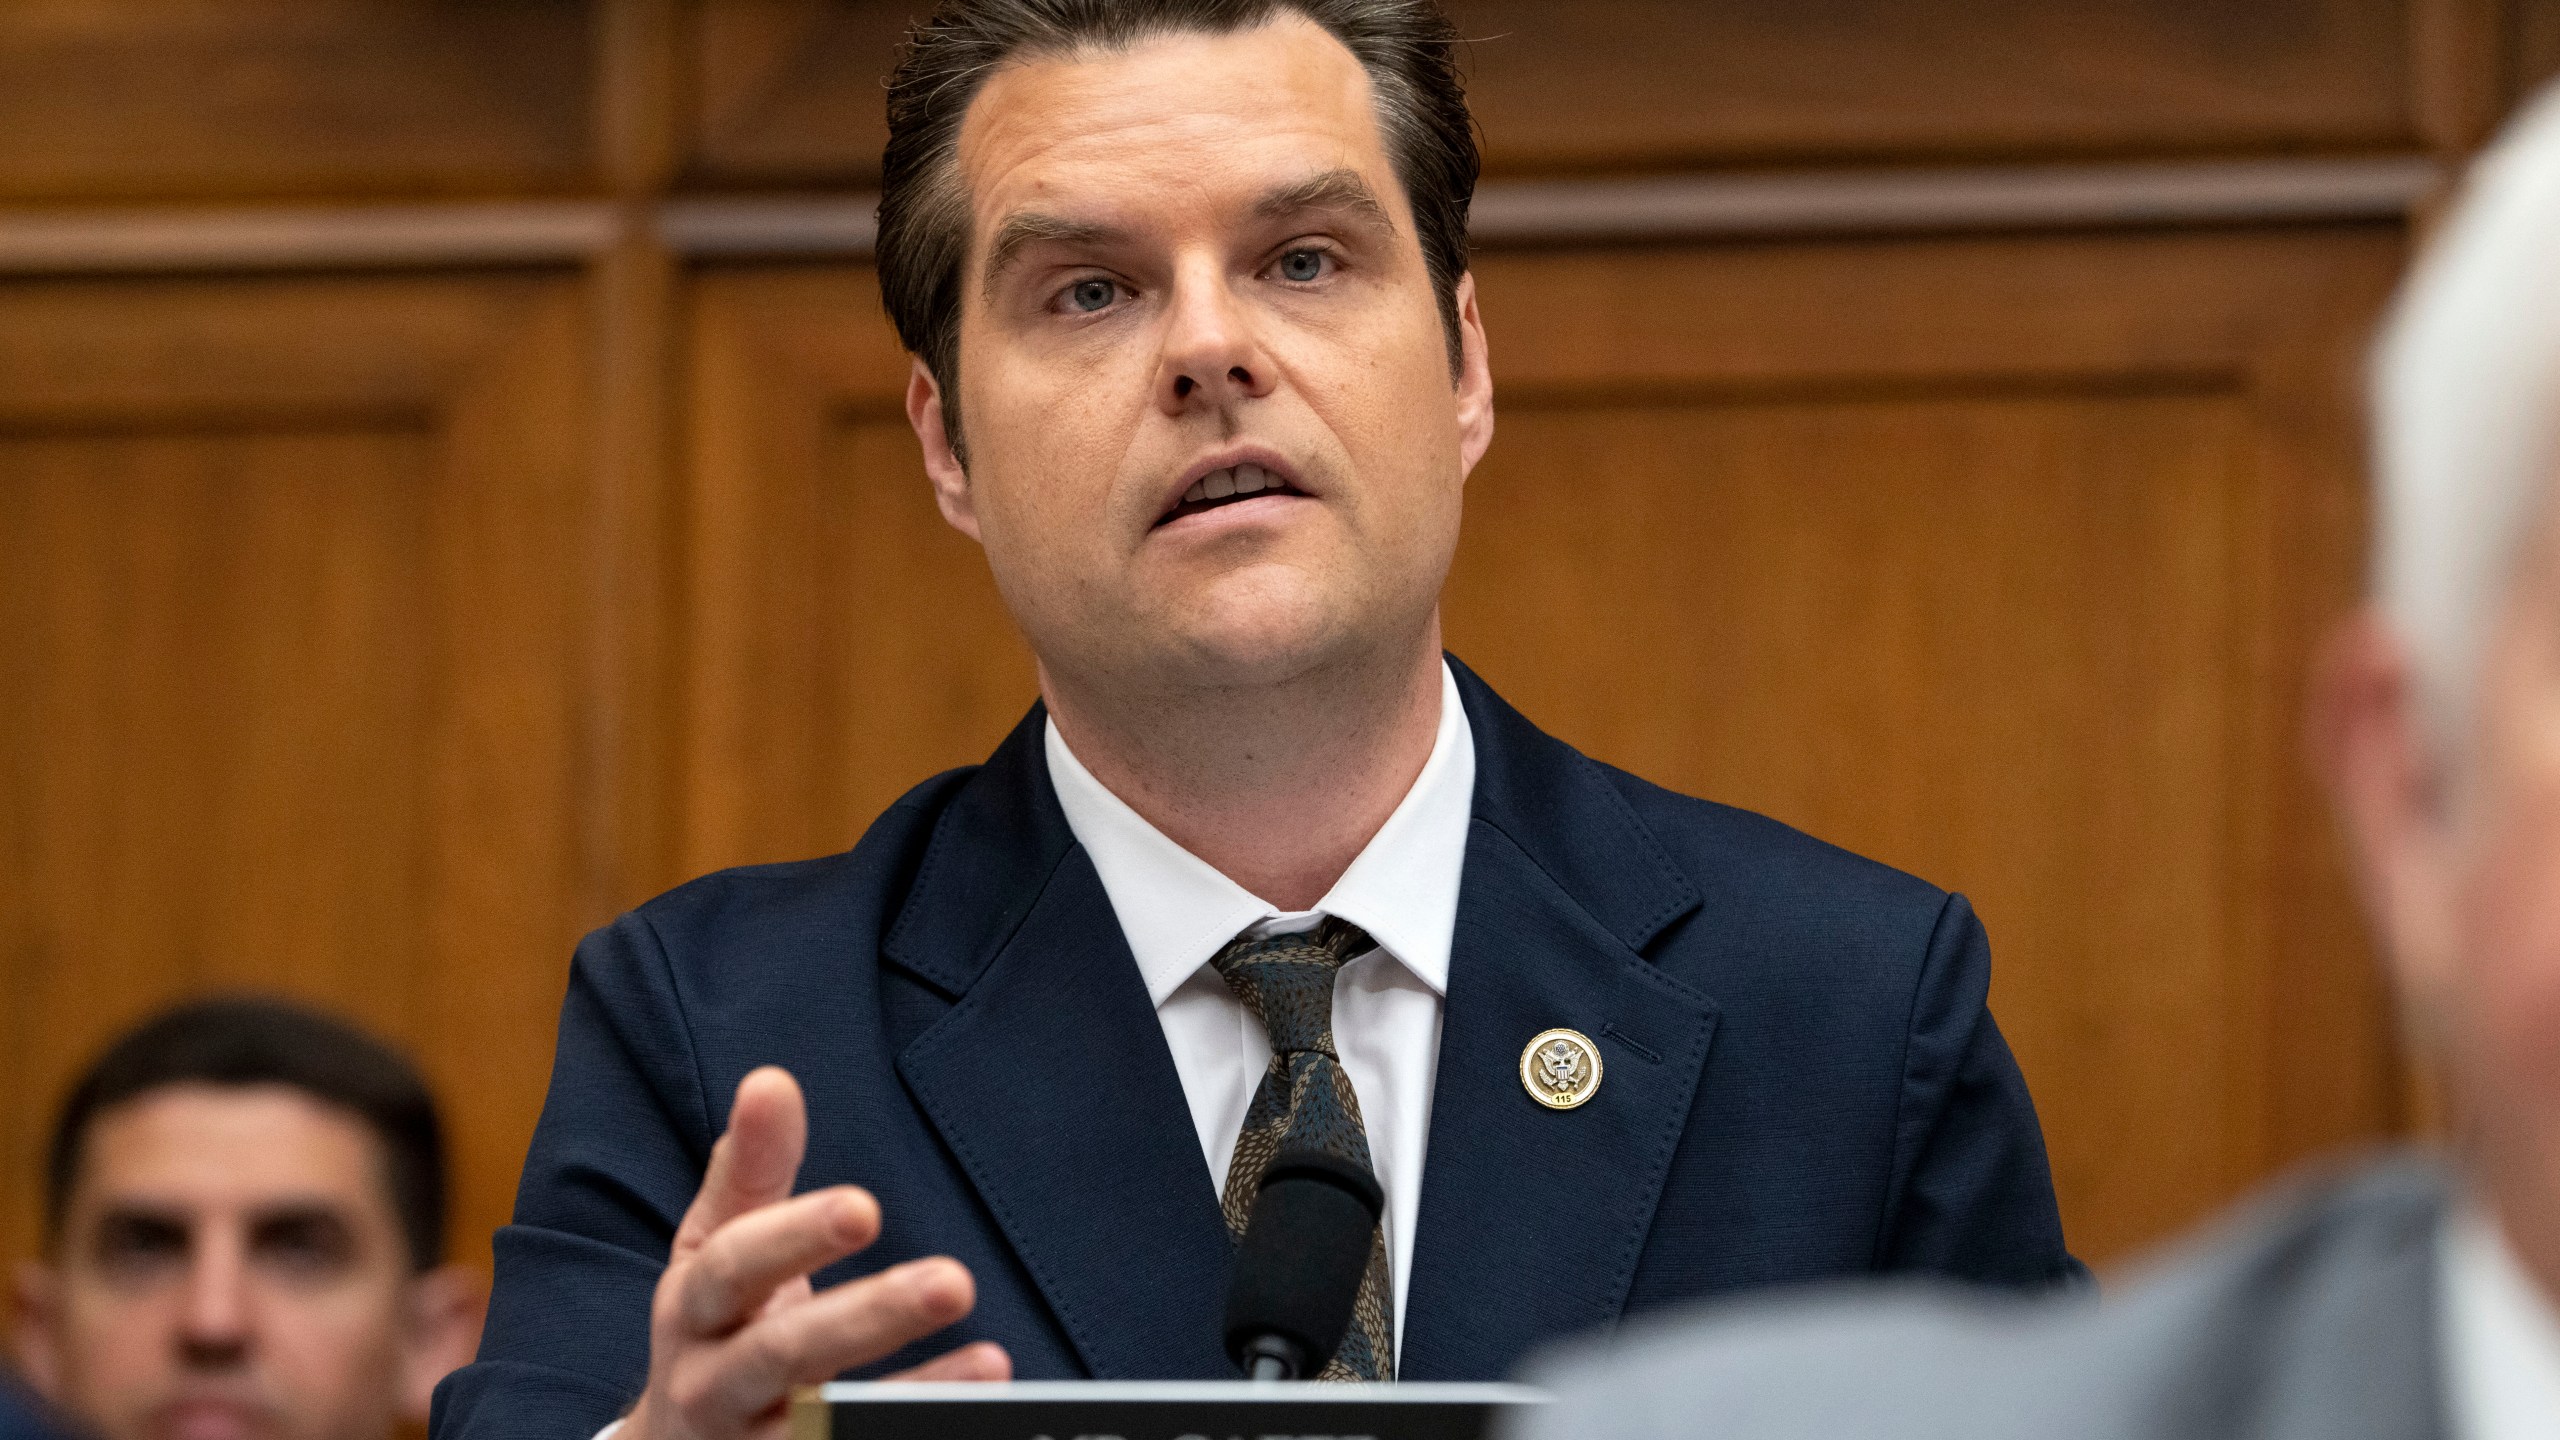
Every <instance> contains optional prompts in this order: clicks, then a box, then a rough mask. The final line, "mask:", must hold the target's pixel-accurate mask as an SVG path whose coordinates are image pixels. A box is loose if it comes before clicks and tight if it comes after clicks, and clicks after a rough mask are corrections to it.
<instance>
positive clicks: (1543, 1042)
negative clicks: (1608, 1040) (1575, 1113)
mask: <svg viewBox="0 0 2560 1440" xmlns="http://www.w3.org/2000/svg"><path fill="white" fill-rule="evenodd" d="M1520 1088H1521V1089H1523V1090H1526V1091H1528V1092H1529V1098H1530V1099H1532V1100H1535V1101H1537V1102H1538V1103H1539V1104H1541V1105H1544V1106H1546V1107H1547V1108H1548V1109H1550V1110H1570V1109H1572V1108H1573V1107H1574V1106H1576V1105H1579V1104H1581V1103H1582V1102H1583V1101H1585V1100H1588V1099H1590V1098H1591V1097H1592V1096H1594V1095H1597V1094H1599V1093H1600V1047H1599V1046H1597V1045H1594V1044H1592V1043H1591V1037H1590V1036H1588V1035H1585V1034H1583V1033H1582V1032H1581V1031H1579V1030H1541V1031H1539V1032H1538V1033H1537V1034H1535V1035H1533V1036H1531V1037H1529V1043H1528V1045H1527V1046H1526V1047H1525V1048H1524V1049H1522V1050H1521V1052H1520Z"/></svg>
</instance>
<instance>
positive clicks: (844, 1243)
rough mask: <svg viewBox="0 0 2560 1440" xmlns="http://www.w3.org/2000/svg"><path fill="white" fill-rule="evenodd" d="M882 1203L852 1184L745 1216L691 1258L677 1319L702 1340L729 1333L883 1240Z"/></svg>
mask: <svg viewBox="0 0 2560 1440" xmlns="http://www.w3.org/2000/svg"><path fill="white" fill-rule="evenodd" d="M879 1235H880V1202H879V1201H877V1200H874V1199H872V1198H871V1194H870V1192H869V1191H866V1190H860V1189H857V1188H855V1187H853V1186H851V1185H837V1186H833V1187H830V1188H828V1189H825V1190H812V1191H810V1192H809V1193H808V1194H806V1195H802V1196H799V1197H797V1198H796V1199H791V1200H785V1201H783V1202H782V1203H780V1204H778V1205H767V1206H766V1207H764V1208H763V1209H761V1210H756V1211H751V1212H749V1213H748V1214H745V1215H741V1216H739V1217H738V1218H737V1219H735V1220H732V1221H730V1222H729V1223H728V1224H726V1225H723V1226H721V1227H720V1228H719V1229H718V1230H715V1231H713V1232H712V1234H711V1237H710V1238H709V1239H707V1240H705V1241H703V1242H702V1245H701V1248H699V1249H697V1250H695V1251H694V1252H693V1254H692V1256H691V1257H690V1258H689V1259H687V1260H686V1261H685V1264H684V1270H683V1274H682V1275H681V1277H680V1278H679V1280H678V1283H677V1289H676V1314H677V1316H678V1318H679V1319H680V1320H681V1321H682V1322H683V1324H684V1327H685V1329H686V1330H688V1331H690V1332H691V1333H693V1334H696V1335H725V1334H727V1333H728V1332H729V1331H731V1330H734V1329H736V1328H737V1327H738V1326H739V1325H741V1324H744V1323H745V1322H746V1321H747V1320H748V1319H749V1318H750V1317H752V1316H754V1315H755V1314H756V1313H757V1312H759V1311H761V1310H763V1309H764V1308H765V1305H766V1303H767V1302H768V1301H770V1300H771V1299H772V1298H773V1295H774V1292H775V1291H776V1290H777V1289H779V1288H781V1287H782V1286H784V1285H786V1284H788V1283H790V1282H791V1281H793V1280H796V1279H799V1278H801V1277H803V1276H805V1275H807V1274H808V1273H809V1272H810V1271H812V1270H815V1269H817V1268H818V1267H819V1266H821V1265H824V1264H826V1263H827V1262H828V1261H830V1260H836V1259H841V1258H842V1257H844V1256H846V1255H850V1254H852V1253H853V1252H854V1251H856V1250H859V1249H861V1248H862V1247H863V1246H865V1245H868V1244H870V1243H871V1242H872V1241H873V1240H875V1239H878V1238H879Z"/></svg>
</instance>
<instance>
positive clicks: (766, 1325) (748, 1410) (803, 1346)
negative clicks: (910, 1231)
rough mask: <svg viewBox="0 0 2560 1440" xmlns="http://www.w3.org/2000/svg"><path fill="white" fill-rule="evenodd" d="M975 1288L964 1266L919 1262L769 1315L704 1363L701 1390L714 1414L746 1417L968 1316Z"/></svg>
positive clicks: (953, 1262) (943, 1261)
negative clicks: (798, 1389)
mask: <svg viewBox="0 0 2560 1440" xmlns="http://www.w3.org/2000/svg"><path fill="white" fill-rule="evenodd" d="M976 1300H977V1290H976V1287H975V1285H974V1284H973V1283H972V1282H971V1280H970V1278H969V1272H968V1271H967V1270H964V1269H962V1268H961V1266H960V1262H958V1261H956V1260H948V1259H941V1258H936V1259H931V1260H914V1261H910V1262H908V1263H907V1264H904V1265H897V1266H892V1267H891V1268H889V1269H887V1270H883V1271H881V1272H880V1273H879V1274H877V1275H867V1276H865V1277H863V1278H862V1279H860V1280H854V1281H850V1282H848V1283H846V1284H843V1285H839V1286H837V1287H835V1288H834V1289H832V1290H829V1291H826V1292H825V1293H823V1294H821V1295H819V1296H818V1297H817V1298H815V1299H813V1300H811V1301H810V1302H809V1303H807V1304H805V1305H795V1306H793V1307H791V1308H790V1309H788V1310H785V1311H782V1312H780V1313H779V1314H775V1315H769V1316H766V1317H764V1318H763V1319H760V1320H758V1321H756V1322H755V1323H754V1324H752V1325H750V1326H748V1327H747V1328H746V1329H744V1330H741V1331H739V1332H738V1333H737V1334H736V1335H734V1336H731V1337H730V1338H729V1339H728V1340H726V1341H724V1342H722V1343H721V1344H720V1345H719V1346H718V1347H717V1348H716V1349H714V1350H713V1351H711V1352H710V1353H708V1354H706V1355H704V1356H703V1357H702V1359H703V1360H704V1361H705V1362H707V1363H708V1364H709V1365H710V1366H711V1367H712V1373H711V1374H709V1375H707V1376H702V1377H699V1379H698V1383H697V1384H696V1385H694V1386H691V1387H688V1388H692V1389H695V1390H696V1391H697V1393H699V1394H701V1395H702V1396H703V1399H704V1406H703V1408H704V1409H705V1410H707V1411H709V1412H711V1413H714V1414H720V1415H726V1416H733V1417H736V1418H737V1419H741V1420H743V1419H747V1418H749V1417H752V1416H756V1415H760V1414H762V1413H763V1412H764V1409H765V1407H766V1406H769V1405H771V1404H773V1403H774V1402H775V1401H776V1400H778V1399H780V1398H781V1397H782V1396H784V1395H786V1394H788V1393H789V1392H790V1390H791V1387H792V1386H794V1385H812V1384H815V1383H817V1382H818V1381H821V1380H825V1379H829V1378H831V1377H832V1376H834V1375H835V1374H836V1373H837V1372H838V1371H841V1370H850V1369H852V1368H853V1367H855V1366H857V1365H867V1364H869V1363H871V1362H872V1361H874V1360H877V1359H879V1358H881V1357H882V1356H884V1355H889V1354H893V1353H895V1352H896V1351H897V1350H899V1349H900V1348H902V1347H904V1346H906V1345H908V1344H911V1343H913V1342H915V1341H917V1340H921V1339H923V1338H924V1337H926V1336H927V1335H930V1334H932V1333H933V1332H935V1331H937V1330H940V1329H942V1328H943V1327H944V1326H946V1325H949V1324H951V1323H952V1322H953V1321H955V1320H958V1319H960V1318H961V1317H962V1316H964V1315H967V1314H968V1313H969V1307H970V1306H971V1305H973V1304H974V1303H976Z"/></svg>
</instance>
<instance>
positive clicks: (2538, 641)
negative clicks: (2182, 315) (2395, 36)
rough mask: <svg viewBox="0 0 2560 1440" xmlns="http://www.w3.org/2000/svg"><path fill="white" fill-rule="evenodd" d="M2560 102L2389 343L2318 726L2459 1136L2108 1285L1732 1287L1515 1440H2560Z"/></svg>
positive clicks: (2438, 251) (2496, 167)
mask: <svg viewBox="0 0 2560 1440" xmlns="http://www.w3.org/2000/svg"><path fill="white" fill-rule="evenodd" d="M2554 257H2560V88H2553V89H2550V90H2548V91H2546V92H2545V93H2544V95H2543V97H2542V99H2541V100H2540V101H2539V102H2538V103H2536V104H2535V105H2534V106H2533V107H2532V109H2531V110H2529V111H2528V112H2527V114H2526V115H2525V117H2524V118H2523V119H2522V120H2520V121H2518V122H2517V123H2516V124H2515V125H2514V126H2513V127H2512V128H2511V129H2510V131H2509V132H2508V133H2507V135H2506V136H2504V137H2503V138H2502V139H2501V140H2500V141H2499V143H2498V144H2497V145H2496V146H2495V147H2494V148H2493V149H2491V150H2490V151H2489V152H2488V154H2487V155H2486V156H2485V157H2484V158H2483V159H2482V160H2481V161H2480V163H2479V165H2478V166H2477V167H2476V168H2475V169H2474V170H2473V172H2472V175H2471V177H2470V180H2469V182H2468V185H2467V187H2466V193H2465V195H2464V196H2463V198H2462V201H2461V203H2460V204H2459V205H2458V206H2457V207H2456V208H2455V209H2454V211H2453V213H2452V214H2451V215H2450V217H2449V218H2448V219H2447V220H2446V222H2445V224H2444V225H2443V227H2442V229H2441V230H2440V231H2439V233H2438V235H2437V237H2436V239H2435V241H2434V242H2433V244H2432V245H2431V246H2430V248H2429V252H2428V254H2427V256H2426V258H2425V259H2424V260H2423V261H2422V262H2421V264H2420V265H2419V267H2418V270H2417V272H2416V273H2415V274H2414V275H2413V276H2412V278H2411V280H2410V282H2409V284H2408V285H2407V286H2406V287H2405V288H2404V289H2403V291H2402V293H2401V296H2400V298H2399V300H2398V302H2397V303H2396V306H2395V309H2394V315H2393V319H2392V321H2391V323H2390V324H2389V326H2388V327H2387V328H2386V330H2385V332H2384V337H2383V340H2382V342H2381V344H2380V346H2379V347H2378V348H2377V350H2376V355H2375V362H2376V363H2375V366H2374V387H2373V401H2374V405H2373V410H2374V431H2373V442H2374V443H2373V455H2374V468H2375V476H2374V480H2375V484H2374V501H2375V503H2374V507H2373V508H2374V514H2375V517H2376V525H2375V530H2376V534H2375V537H2374V538H2375V544H2374V552H2373V553H2374V561H2375V565H2374V576H2373V593H2372V599H2371V602H2370V603H2369V604H2368V605H2367V606H2366V608H2365V609H2364V611H2363V612H2362V613H2360V614H2358V615H2357V616H2355V617H2354V618H2353V619H2352V620H2350V621H2349V622H2347V624H2346V625H2345V626H2344V627H2343V628H2342V630H2341V633H2340V634H2339V636H2338V637H2337V641H2336V643H2335V644H2334V645H2333V646H2332V647H2331V651H2330V656H2329V663H2328V664H2327V665H2326V666H2324V667H2323V669H2322V672H2321V674H2320V675H2319V676H2318V677H2317V683H2316V684H2315V685H2314V687H2313V704H2312V729H2313V732H2314V734H2315V735H2316V736H2318V737H2319V740H2320V742H2321V744H2320V749H2321V751H2322V760H2323V764H2324V768H2325V769H2326V770H2327V771H2328V778H2329V781H2330V786H2331V789H2332V791H2333V792H2334V794H2335V797H2336V800H2337V804H2338V809H2339V811H2340V814H2341V816H2342V818H2343V819H2344V820H2345V822H2346V825H2345V828H2346V831H2347V833H2348V836H2349V838H2350V840H2351V841H2352V842H2353V846H2354V851H2355V858H2356V860H2357V862H2358V870H2359V872H2360V878H2361V879H2362V880H2363V882H2364V887H2363V888H2364V900H2365V906H2366V909H2367V911H2368V912H2369V913H2370V915H2371V917H2372V921H2373V926H2374V930H2375V933H2376V935H2377V937H2378V938H2379V939H2380V940H2381V941H2382V942H2383V946H2384V948H2385V949H2386V950H2387V951H2388V952H2389V956H2390V961H2391V970H2392V973H2393V978H2394V979H2395V980H2396V981H2397V982H2398V987H2399V992H2400V997H2401V1000H2402V1002H2403V1003H2404V1005H2405V1007H2406V1008H2407V1010H2408V1012H2409V1018H2410V1022H2411V1023H2410V1035H2411V1037H2412V1038H2413V1039H2414V1040H2415V1041H2416V1042H2417V1044H2418V1045H2419V1046H2420V1047H2421V1048H2423V1049H2424V1050H2425V1051H2426V1053H2427V1054H2428V1057H2429V1058H2430V1059H2432V1060H2433V1061H2434V1062H2436V1064H2437V1066H2438V1067H2439V1073H2441V1074H2442V1075H2443V1077H2444V1079H2445V1082H2446V1084H2445V1089H2446V1092H2447V1095H2448V1097H2449V1099H2450V1100H2451V1102H2452V1103H2451V1105H2450V1111H2451V1114H2452V1117H2453V1124H2452V1127H2451V1128H2452V1131H2453V1138H2454V1144H2453V1146H2452V1154H2451V1156H2450V1159H2451V1162H2452V1163H2451V1164H2447V1163H2445V1160H2446V1157H2440V1156H2424V1155H2414V1156H2400V1157H2394V1158H2392V1159H2388V1160H2383V1161H2380V1162H2377V1163H2374V1164H2371V1165H2367V1166H2364V1167H2361V1168H2359V1169H2356V1170H2353V1171H2350V1172H2348V1173H2346V1174H2343V1175H2338V1174H2332V1175H2327V1176H2321V1177H2318V1178H2316V1179H2311V1180H2305V1181H2302V1182H2298V1183H2296V1184H2294V1185H2291V1186H2289V1187H2287V1188H2286V1189H2285V1190H2283V1191H2280V1192H2279V1193H2277V1194H2275V1195H2273V1196H2270V1197H2268V1198H2266V1199H2264V1200H2262V1201H2260V1202H2259V1203H2257V1204H2255V1205H2252V1206H2251V1207H2249V1209H2248V1210H2247V1211H2245V1212H2243V1213H2242V1214H2241V1215H2240V1216H2238V1217H2237V1218H2235V1219H2234V1220H2232V1221H2230V1222H2227V1223H2225V1224H2223V1225H2221V1226H2219V1227H2218V1228H2217V1230H2216V1232H2215V1233H2214V1234H2212V1235H2210V1236H2208V1237H2206V1238H2205V1239H2204V1240H2202V1241H2200V1242H2197V1243H2193V1244H2190V1245H2187V1246H2185V1247H2182V1249H2181V1251H2180V1252H2179V1253H2178V1254H2176V1255H2173V1256H2171V1257H2169V1258H2168V1259H2167V1260H2166V1261H2164V1262H2159V1263H2155V1264H2153V1265H2151V1266H2150V1267H2148V1270H2147V1273H2146V1274H2145V1275H2144V1276H2143V1277H2142V1278H2141V1279H2139V1280H2138V1281H2136V1282H2134V1283H2131V1284H2128V1285H2125V1286H2123V1287H2122V1288H2120V1289H2118V1290H2116V1292H2115V1293H2114V1295H2113V1296H2112V1297H2111V1298H2110V1299H2109V1301H2108V1302H2107V1303H2104V1304H2098V1305H2091V1304H2087V1303H2081V1302H2077V1301H2071V1302H2054V1301H2051V1300H2044V1301H2037V1302H2030V1303H2026V1304H2012V1303H2003V1304H1987V1303H1983V1302H1982V1301H1981V1299H1980V1298H1979V1297H1967V1298H1953V1297H1949V1296H1947V1295H1944V1294H1941V1293H1936V1292H1935V1291H1934V1290H1932V1289H1929V1288H1925V1287H1921V1286H1917V1285H1900V1286H1892V1287H1885V1288H1886V1289H1888V1290H1889V1291H1890V1292H1893V1293H1890V1295H1889V1298H1887V1297H1884V1296H1878V1295H1874V1294H1870V1295H1867V1296H1865V1297H1863V1298H1840V1297H1834V1298H1832V1299H1830V1300H1828V1301H1825V1302H1822V1303H1815V1304H1805V1303H1801V1302H1786V1303H1780V1304H1775V1305H1762V1304H1752V1303H1745V1304H1739V1305H1735V1306H1728V1307H1716V1308H1717V1311H1718V1313H1716V1314H1715V1315H1713V1316H1712V1317H1709V1318H1706V1319H1703V1320H1702V1321H1700V1322H1699V1323H1698V1324H1696V1325H1695V1326H1690V1327H1671V1328H1669V1329H1667V1330H1665V1331H1663V1332H1662V1333H1658V1334H1656V1335H1653V1336H1652V1337H1650V1338H1649V1339H1647V1340H1645V1341H1643V1342H1641V1343H1636V1344H1630V1345H1628V1346H1627V1347H1625V1349H1624V1350H1622V1351H1620V1352H1619V1353H1616V1354H1593V1355H1588V1356H1586V1357H1584V1359H1583V1360H1581V1361H1580V1362H1578V1363H1577V1362H1574V1361H1572V1360H1565V1361H1559V1362H1558V1363H1557V1365H1556V1367H1555V1368H1554V1369H1553V1370H1549V1371H1545V1372H1542V1373H1541V1378H1545V1379H1548V1380H1551V1381H1553V1382H1554V1383H1556V1384H1557V1385H1558V1387H1559V1388H1560V1390H1561V1392H1562V1394H1561V1397H1560V1399H1559V1401H1558V1403H1557V1404H1555V1405H1554V1406H1551V1407H1547V1408H1546V1409H1545V1410H1544V1411H1543V1412H1542V1413H1540V1414H1539V1415H1538V1416H1537V1418H1536V1419H1535V1420H1534V1421H1533V1422H1531V1423H1529V1424H1527V1425H1524V1426H1522V1427H1521V1429H1520V1432H1519V1436H1518V1437H1517V1440H2049V1437H2053V1436H2061V1435H2068V1436H2071V1437H2074V1440H2549V1437H2551V1436H2554V1435H2560V664H2555V663H2554V661H2555V657H2560V509H2555V507H2554V504H2553V499H2554V490H2555V486H2560V264H2555V263H2554Z"/></svg>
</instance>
